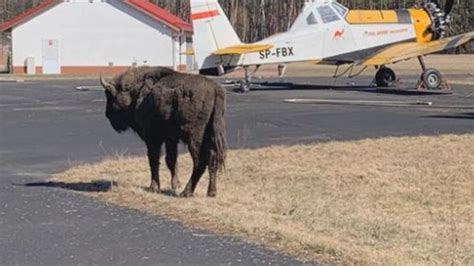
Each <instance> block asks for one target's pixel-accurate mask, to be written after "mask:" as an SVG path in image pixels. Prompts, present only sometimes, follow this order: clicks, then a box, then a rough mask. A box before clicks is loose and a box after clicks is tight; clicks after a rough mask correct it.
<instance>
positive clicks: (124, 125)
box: [106, 114, 130, 133]
mask: <svg viewBox="0 0 474 266" xmlns="http://www.w3.org/2000/svg"><path fill="white" fill-rule="evenodd" d="M106 116H107V118H108V119H109V122H110V125H111V126H112V128H113V129H114V130H115V131H117V133H123V132H125V131H127V130H128V128H129V127H130V125H129V123H128V121H127V120H128V119H126V118H125V117H123V116H120V117H117V116H115V115H110V114H107V115H106Z"/></svg>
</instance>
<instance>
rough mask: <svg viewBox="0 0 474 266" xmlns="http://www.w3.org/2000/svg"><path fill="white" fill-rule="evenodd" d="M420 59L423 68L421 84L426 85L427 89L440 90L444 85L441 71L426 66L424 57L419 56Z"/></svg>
mask: <svg viewBox="0 0 474 266" xmlns="http://www.w3.org/2000/svg"><path fill="white" fill-rule="evenodd" d="M418 61H420V65H421V69H423V72H422V73H421V77H420V83H421V85H424V87H425V88H426V89H427V90H440V89H441V87H442V85H443V76H442V75H441V73H440V72H439V71H438V70H436V69H434V68H426V65H425V61H424V60H423V57H421V56H418Z"/></svg>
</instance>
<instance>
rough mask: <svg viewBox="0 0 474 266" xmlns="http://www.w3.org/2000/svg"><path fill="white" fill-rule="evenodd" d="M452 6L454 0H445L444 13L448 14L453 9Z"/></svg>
mask: <svg viewBox="0 0 474 266" xmlns="http://www.w3.org/2000/svg"><path fill="white" fill-rule="evenodd" d="M453 7H454V0H447V1H446V5H445V6H444V14H446V16H448V15H449V13H451V11H452V10H453Z"/></svg>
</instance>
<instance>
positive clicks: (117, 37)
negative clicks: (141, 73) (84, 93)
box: [12, 0, 180, 73]
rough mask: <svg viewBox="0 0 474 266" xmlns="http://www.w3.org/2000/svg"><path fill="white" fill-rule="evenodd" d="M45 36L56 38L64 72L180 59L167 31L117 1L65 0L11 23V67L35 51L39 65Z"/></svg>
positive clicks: (21, 67) (169, 62)
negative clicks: (65, 0)
mask: <svg viewBox="0 0 474 266" xmlns="http://www.w3.org/2000/svg"><path fill="white" fill-rule="evenodd" d="M44 40H58V43H59V61H60V65H61V70H62V72H65V73H75V72H80V73H86V72H92V71H89V70H101V69H103V70H107V69H113V68H116V70H117V69H118V70H123V69H125V68H127V67H131V66H140V65H162V66H174V65H175V64H176V67H177V64H178V63H179V61H180V60H179V54H180V51H179V50H180V46H179V45H176V38H173V33H172V31H171V30H170V29H169V28H168V27H166V26H165V25H164V24H162V23H160V22H158V21H156V20H154V19H152V18H150V17H148V16H146V15H144V14H142V13H140V12H138V11H136V10H134V9H133V8H131V7H129V6H127V5H126V4H123V3H122V1H113V0H112V1H108V2H107V3H106V2H102V1H101V0H94V1H92V3H91V2H90V1H89V0H69V1H67V2H64V3H61V4H59V5H57V6H55V7H53V8H51V9H50V10H48V11H46V12H44V13H42V14H41V15H39V16H36V17H35V18H33V19H31V20H30V21H28V22H27V23H24V24H22V25H19V26H17V27H16V28H14V29H13V32H12V46H13V65H14V66H15V71H16V72H22V70H24V69H25V67H24V66H25V60H26V58H28V57H34V60H35V65H36V67H37V69H40V71H41V67H43V48H42V47H43V42H44ZM176 55H178V56H176ZM88 69H89V70H88Z"/></svg>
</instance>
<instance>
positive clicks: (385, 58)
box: [360, 31, 474, 66]
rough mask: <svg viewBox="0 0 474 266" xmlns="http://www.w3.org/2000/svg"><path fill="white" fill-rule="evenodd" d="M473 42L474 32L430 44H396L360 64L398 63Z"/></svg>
mask: <svg viewBox="0 0 474 266" xmlns="http://www.w3.org/2000/svg"><path fill="white" fill-rule="evenodd" d="M471 40H474V31H473V32H468V33H465V34H461V35H457V36H454V37H450V38H445V39H441V40H437V41H432V42H429V43H417V42H409V43H401V44H395V45H392V46H390V47H388V48H385V49H383V50H382V51H380V52H378V53H376V54H375V55H373V56H371V57H370V58H368V59H366V60H365V61H363V62H362V63H360V64H361V65H366V66H380V65H386V64H391V63H396V62H398V61H402V60H406V59H410V58H413V57H417V56H423V55H427V54H432V53H435V52H439V51H443V50H446V49H451V48H455V47H458V46H460V45H463V44H465V43H467V42H469V41H471Z"/></svg>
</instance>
